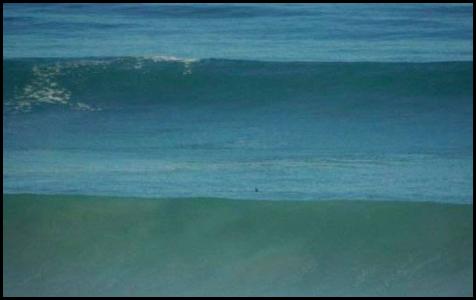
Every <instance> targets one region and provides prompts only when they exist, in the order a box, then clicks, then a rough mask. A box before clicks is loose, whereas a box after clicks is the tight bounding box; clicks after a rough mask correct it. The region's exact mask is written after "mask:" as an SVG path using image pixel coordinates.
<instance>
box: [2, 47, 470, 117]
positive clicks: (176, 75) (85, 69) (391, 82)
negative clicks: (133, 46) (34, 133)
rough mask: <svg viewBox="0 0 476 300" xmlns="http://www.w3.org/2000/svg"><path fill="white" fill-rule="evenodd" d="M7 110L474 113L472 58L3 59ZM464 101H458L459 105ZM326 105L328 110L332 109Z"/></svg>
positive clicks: (164, 57) (162, 57) (169, 57)
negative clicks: (182, 107)
mask: <svg viewBox="0 0 476 300" xmlns="http://www.w3.org/2000/svg"><path fill="white" fill-rule="evenodd" d="M3 72H4V80H3V84H4V87H5V88H4V91H3V96H4V102H3V103H4V110H6V111H7V112H31V111H35V110H44V109H48V108H56V109H71V110H87V111H99V110H102V109H118V108H119V109H120V108H124V107H128V106H137V105H157V104H160V103H164V102H168V103H170V102H179V103H181V102H183V103H196V104H200V103H220V102H221V103H230V102H235V103H241V104H243V105H248V106H249V105H251V106H252V105H260V104H264V105H265V104H269V103H276V102H278V103H279V102H286V101H288V102H290V101H292V102H294V103H295V104H296V105H299V104H300V103H314V104H315V105H318V106H320V107H321V108H322V109H323V110H324V111H326V109H329V108H331V109H330V110H331V111H340V110H342V109H345V108H347V109H354V110H359V109H368V108H372V107H374V108H378V107H397V108H399V109H401V108H405V107H408V108H410V107H411V108H412V109H413V111H415V109H416V110H417V111H418V109H419V108H422V109H448V108H449V106H457V105H455V104H458V103H460V104H461V101H464V103H463V104H465V105H460V107H461V106H463V107H466V109H467V108H469V109H470V110H469V112H472V101H468V99H469V98H470V96H472V63H471V62H438V63H317V62H262V61H237V60H221V59H202V60H197V59H183V58H177V57H173V56H144V57H122V58H83V59H7V60H4V69H3ZM455 102H458V103H455ZM331 111H328V112H331Z"/></svg>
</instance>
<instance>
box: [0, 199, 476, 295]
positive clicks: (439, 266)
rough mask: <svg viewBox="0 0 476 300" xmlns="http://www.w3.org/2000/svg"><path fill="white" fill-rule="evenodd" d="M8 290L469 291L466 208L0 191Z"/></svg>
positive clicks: (78, 292)
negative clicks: (140, 197) (72, 195)
mask: <svg viewBox="0 0 476 300" xmlns="http://www.w3.org/2000/svg"><path fill="white" fill-rule="evenodd" d="M3 242H4V248H3V260H4V265H3V292H4V294H5V295H6V296H92V295H94V296H472V295H473V207H472V205H450V204H437V203H405V202H400V203H397V202H386V203H385V202H369V201H359V202H357V201H330V202H304V201H298V202H289V201H283V202H280V201H232V200H227V199H204V198H198V199H196V198H195V199H127V198H126V199H121V198H103V197H81V196H75V197H67V196H38V195H36V196H35V195H16V196H13V195H4V198H3Z"/></svg>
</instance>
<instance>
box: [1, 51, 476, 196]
mask: <svg viewBox="0 0 476 300" xmlns="http://www.w3.org/2000/svg"><path fill="white" fill-rule="evenodd" d="M3 72H4V74H3V75H4V81H3V84H4V90H3V96H4V102H3V108H4V113H3V114H4V126H3V133H4V140H3V141H4V169H3V179H4V191H6V192H33V193H36V192H41V193H58V192H61V193H82V194H99V195H118V194H119V195H136V196H196V195H205V196H215V197H231V198H258V199H291V198H295V199H317V198H319V199H389V200H390V199H396V200H424V201H426V200H433V201H449V202H472V178H473V177H472V170H473V169H472V150H473V144H472V132H473V131H472V124H473V122H472V113H473V100H472V95H473V85H472V80H473V75H472V72H473V68H472V63H470V62H441V63H308V62H260V61H239V60H220V59H203V60H194V59H181V58H176V57H167V56H150V57H123V58H101V59H99V58H94V59H93V58H91V59H7V60H4V68H3ZM58 159H60V160H61V163H59V161H58ZM198 175H199V176H198ZM95 178H101V180H100V181H98V180H96V179H95ZM255 188H256V189H258V190H259V192H255Z"/></svg>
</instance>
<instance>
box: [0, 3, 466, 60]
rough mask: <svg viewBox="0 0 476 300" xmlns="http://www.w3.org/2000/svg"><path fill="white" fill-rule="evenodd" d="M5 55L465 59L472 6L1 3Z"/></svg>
mask: <svg viewBox="0 0 476 300" xmlns="http://www.w3.org/2000/svg"><path fill="white" fill-rule="evenodd" d="M3 9H4V12H3V42H4V46H3V56H4V57H52V56H54V57H83V56H100V57H102V56H129V55H134V56H142V55H171V56H178V57H189V58H228V59H247V60H270V61H278V60H279V61H283V60H284V61H415V62H421V61H448V60H472V59H473V6H472V4H314V5H313V4H288V5H285V4H234V5H233V4H208V5H207V4H188V5H184V4H140V5H138V4H116V5H111V4H105V5H104V4H103V5H91V4H63V5H58V4H7V5H4V6H3Z"/></svg>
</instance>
